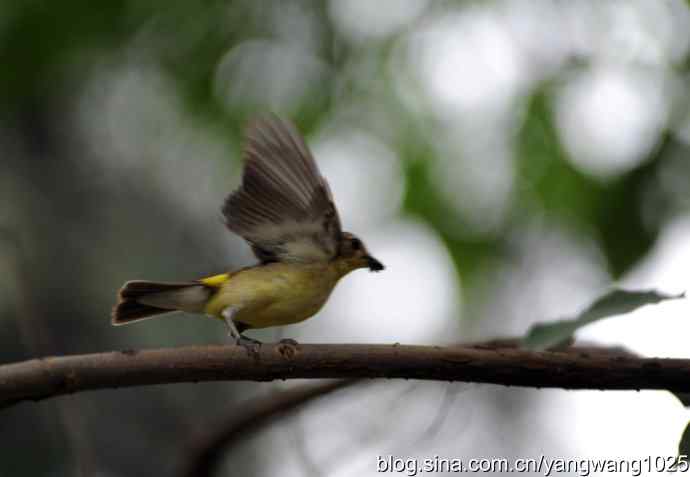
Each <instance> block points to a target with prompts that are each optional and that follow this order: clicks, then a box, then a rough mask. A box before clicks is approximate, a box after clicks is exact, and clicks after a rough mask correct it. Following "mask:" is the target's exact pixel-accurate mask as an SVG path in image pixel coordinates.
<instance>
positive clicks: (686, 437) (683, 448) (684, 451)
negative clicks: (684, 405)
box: [678, 422, 690, 455]
mask: <svg viewBox="0 0 690 477" xmlns="http://www.w3.org/2000/svg"><path fill="white" fill-rule="evenodd" d="M678 455H690V422H688V425H687V426H685V430H684V431H683V435H682V436H681V437H680V442H679V443H678Z"/></svg>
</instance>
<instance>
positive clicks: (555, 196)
mask: <svg viewBox="0 0 690 477" xmlns="http://www.w3.org/2000/svg"><path fill="white" fill-rule="evenodd" d="M551 94H552V93H551V86H550V84H548V83H547V84H546V85H545V86H544V87H543V88H541V89H540V90H538V91H537V92H536V93H535V94H534V95H532V97H531V98H530V99H529V101H528V103H527V108H526V113H525V119H524V122H523V124H522V126H521V128H520V130H519V132H518V138H517V139H518V141H517V144H518V148H517V157H518V172H519V180H520V182H521V185H520V188H519V190H520V191H521V197H520V201H519V203H520V204H521V206H522V210H523V211H524V210H526V211H527V212H529V213H535V212H536V213H539V212H543V213H544V214H546V215H547V216H550V217H554V218H556V219H558V220H559V221H561V222H564V223H566V224H568V225H569V226H570V227H572V228H574V229H575V230H578V231H580V232H581V233H582V234H583V235H585V236H594V237H595V239H596V240H597V241H598V243H599V245H600V247H601V249H602V251H603V252H604V255H605V257H606V260H607V262H608V265H609V269H610V271H611V273H612V274H613V276H614V277H618V276H620V275H621V274H623V273H624V272H626V271H627V270H628V269H629V268H630V267H631V266H632V265H634V264H635V263H636V262H637V261H638V260H639V259H640V258H641V257H643V256H644V255H645V254H646V253H647V252H648V251H649V249H650V248H651V247H652V245H653V244H654V241H655V240H656V237H657V235H658V232H659V230H658V224H652V225H653V226H651V227H650V224H649V223H645V221H644V220H643V216H642V208H643V205H644V200H645V198H646V197H647V196H648V194H646V195H645V192H648V190H649V184H650V182H653V181H654V178H655V177H656V175H657V172H658V169H659V167H660V165H661V164H662V162H663V158H665V157H666V156H667V155H668V152H669V148H670V146H671V143H672V141H671V135H670V134H665V135H664V136H662V137H661V138H660V139H659V144H658V145H657V147H656V148H655V149H654V151H653V152H652V154H651V156H650V157H649V158H648V159H647V160H646V161H644V162H643V163H642V164H641V165H639V166H638V167H637V168H635V169H634V170H632V171H630V172H629V173H627V174H625V175H623V176H621V177H618V178H616V179H615V180H610V181H607V182H605V181H602V180H600V179H598V178H596V177H592V176H589V175H587V174H584V173H583V172H582V171H580V170H578V169H577V168H576V167H575V166H574V165H573V164H572V162H571V161H570V160H569V157H568V152H567V151H566V150H565V149H564V148H563V146H562V144H561V141H560V138H559V134H558V129H557V127H556V122H555V120H554V117H553V116H554V114H553V111H552V109H551V104H550V98H551ZM520 213H521V214H522V213H524V212H522V211H521V212H520ZM621 237H628V238H629V239H626V240H621Z"/></svg>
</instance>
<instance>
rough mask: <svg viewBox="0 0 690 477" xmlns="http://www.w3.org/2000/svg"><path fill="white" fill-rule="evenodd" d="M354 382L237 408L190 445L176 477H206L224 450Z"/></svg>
mask: <svg viewBox="0 0 690 477" xmlns="http://www.w3.org/2000/svg"><path fill="white" fill-rule="evenodd" d="M357 382H358V380H356V379H341V380H337V381H327V382H325V383H318V384H308V385H303V386H299V387H296V388H294V389H287V390H284V391H280V392H278V393H275V394H271V395H269V396H265V397H263V398H258V399H257V398H251V399H248V400H247V401H246V402H244V403H242V404H241V405H239V406H238V409H242V412H241V413H237V412H233V413H232V414H231V415H230V416H229V417H228V418H227V419H226V421H225V422H223V423H221V424H220V425H218V426H216V427H214V428H213V429H212V430H211V431H209V432H208V434H206V435H204V436H202V437H197V438H196V439H194V441H193V442H192V443H191V444H192V445H191V448H190V451H189V456H188V458H187V459H185V462H184V465H183V467H182V468H181V469H180V471H179V474H178V475H179V477H209V476H211V475H213V473H214V470H215V469H216V468H217V467H218V465H219V463H220V461H221V458H222V457H223V454H224V453H225V451H226V449H227V448H228V447H230V446H232V445H233V444H234V443H235V442H237V441H239V440H244V439H246V438H247V437H248V436H249V435H251V433H254V432H257V431H259V430H261V429H264V428H265V427H267V426H268V425H269V424H271V423H272V422H273V421H274V420H276V419H278V418H281V417H283V416H285V415H287V414H291V413H294V412H295V411H297V410H299V409H300V408H301V407H302V406H304V405H306V404H309V403H311V402H313V401H315V400H317V399H320V398H322V397H325V396H327V395H329V394H331V393H333V392H334V391H338V390H340V389H343V388H347V387H349V386H352V385H353V384H356V383H357Z"/></svg>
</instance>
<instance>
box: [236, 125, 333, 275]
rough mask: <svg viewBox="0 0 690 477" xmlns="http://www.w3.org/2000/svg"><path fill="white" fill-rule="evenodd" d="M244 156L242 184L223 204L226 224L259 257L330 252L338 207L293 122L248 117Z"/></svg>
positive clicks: (322, 257)
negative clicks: (250, 120)
mask: <svg viewBox="0 0 690 477" xmlns="http://www.w3.org/2000/svg"><path fill="white" fill-rule="evenodd" d="M244 161H245V164H244V174H243V176H242V186H241V187H240V188H239V189H238V190H236V191H235V192H233V193H232V194H230V195H229V196H228V198H227V199H226V200H225V204H224V205H223V215H224V217H225V223H226V224H227V227H228V228H229V229H230V230H231V231H233V232H235V233H236V234H238V235H240V236H242V237H243V238H244V239H245V240H247V242H249V244H250V245H251V246H252V249H253V250H254V254H255V255H256V256H257V257H258V258H259V260H261V261H262V262H263V263H267V262H274V261H281V262H315V261H327V260H330V259H331V258H333V257H334V256H335V255H336V254H337V253H338V243H339V241H340V237H341V233H342V232H341V229H340V219H339V218H338V211H337V210H336V208H335V204H334V203H333V198H332V196H331V192H330V189H329V187H328V183H327V182H326V179H324V178H323V176H322V175H321V173H320V172H319V169H318V168H317V167H316V163H315V162H314V158H313V157H312V155H311V152H309V149H308V148H307V145H306V144H305V143H304V140H303V139H302V137H301V136H300V134H299V133H298V132H297V130H296V129H295V127H294V126H293V125H292V124H291V123H289V122H287V121H284V120H281V119H279V118H277V117H275V116H272V117H267V118H262V119H259V120H256V121H254V122H252V123H251V124H250V125H249V127H248V128H247V132H246V143H245V146H244Z"/></svg>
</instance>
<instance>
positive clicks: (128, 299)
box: [112, 117, 384, 343]
mask: <svg viewBox="0 0 690 477" xmlns="http://www.w3.org/2000/svg"><path fill="white" fill-rule="evenodd" d="M243 157H244V172H243V175H242V185H241V187H240V188H239V189H238V190H236V191H235V192H234V193H232V194H230V195H229V196H228V197H227V199H226V200H225V204H224V205H223V209H222V212H223V216H224V217H225V223H226V225H227V227H228V229H230V230H231V231H232V232H234V233H236V234H238V235H240V236H241V237H243V238H244V239H245V240H246V241H247V242H248V243H249V245H251V247H252V250H253V251H254V254H255V255H256V257H257V258H258V259H259V261H260V263H259V264H257V265H255V266H251V267H247V268H242V269H240V270H236V271H234V272H228V273H223V274H221V275H215V276H212V277H207V278H202V279H200V280H195V281H190V282H178V283H161V282H149V281H141V280H135V281H130V282H127V283H125V285H124V286H123V287H122V289H121V290H120V293H119V302H118V304H117V305H116V306H115V308H114V309H113V313H112V323H113V325H124V324H128V323H133V322H136V321H140V320H144V319H147V318H151V317H155V316H158V315H161V314H163V313H169V312H172V311H186V312H191V313H203V314H206V315H209V316H212V317H214V318H218V319H221V320H223V321H224V322H225V323H226V325H227V328H228V332H229V334H230V335H231V336H232V337H233V338H234V339H235V340H236V341H237V342H238V343H248V342H254V340H251V339H249V338H246V337H244V336H242V334H241V333H242V332H244V331H245V330H248V329H253V328H267V327H270V326H279V325H287V324H292V323H297V322H300V321H303V320H306V319H307V318H309V317H311V316H313V315H314V314H315V313H316V312H318V311H319V310H320V309H321V307H322V306H323V305H324V303H326V300H327V299H328V297H329V295H330V294H331V291H332V290H333V288H334V287H335V285H336V283H338V280H340V278H342V277H343V276H345V275H347V274H348V273H350V272H351V271H353V270H356V269H358V268H369V270H371V271H375V272H376V271H380V270H383V268H384V267H383V264H381V262H379V261H378V260H376V259H375V258H374V257H372V256H371V255H369V253H368V252H367V249H366V247H365V246H364V244H363V243H362V241H361V240H359V239H358V238H357V237H355V236H354V235H353V234H351V233H348V232H343V231H342V230H341V228H340V219H339V217H338V211H337V210H336V208H335V204H334V203H333V197H332V195H331V192H330V188H329V186H328V183H327V182H326V179H325V178H324V177H323V176H322V175H321V173H320V172H319V169H318V168H317V166H316V163H315V162H314V158H313V157H312V155H311V152H310V151H309V149H308V147H307V145H306V144H305V142H304V140H303V139H302V137H301V136H300V134H299V133H298V132H297V130H296V128H295V127H294V126H293V125H292V124H291V123H289V122H287V121H284V120H281V119H279V118H277V117H268V118H262V119H259V120H256V121H254V122H252V123H250V125H249V127H248V128H247V132H246V142H245V146H244V152H243Z"/></svg>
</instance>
